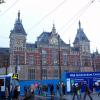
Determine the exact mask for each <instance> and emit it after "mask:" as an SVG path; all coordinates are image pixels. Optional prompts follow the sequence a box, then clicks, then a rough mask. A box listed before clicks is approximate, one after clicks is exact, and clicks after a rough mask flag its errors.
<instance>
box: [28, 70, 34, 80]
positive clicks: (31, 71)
mask: <svg viewBox="0 0 100 100" xmlns="http://www.w3.org/2000/svg"><path fill="white" fill-rule="evenodd" d="M28 79H29V80H32V79H35V69H29V70H28Z"/></svg>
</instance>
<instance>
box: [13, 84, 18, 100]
mask: <svg viewBox="0 0 100 100" xmlns="http://www.w3.org/2000/svg"><path fill="white" fill-rule="evenodd" d="M18 95H19V93H18V90H17V86H15V88H14V100H19V98H18Z"/></svg>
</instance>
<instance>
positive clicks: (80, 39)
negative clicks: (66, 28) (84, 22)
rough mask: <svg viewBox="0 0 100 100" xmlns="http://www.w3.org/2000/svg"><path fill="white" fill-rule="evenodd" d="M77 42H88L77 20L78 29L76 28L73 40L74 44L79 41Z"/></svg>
mask: <svg viewBox="0 0 100 100" xmlns="http://www.w3.org/2000/svg"><path fill="white" fill-rule="evenodd" d="M79 42H90V41H89V40H88V38H87V36H86V34H85V33H84V31H83V29H82V28H81V23H80V21H79V29H78V30H77V34H76V37H75V40H74V44H76V43H79Z"/></svg>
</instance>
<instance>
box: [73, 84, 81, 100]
mask: <svg viewBox="0 0 100 100" xmlns="http://www.w3.org/2000/svg"><path fill="white" fill-rule="evenodd" d="M72 93H73V98H72V100H75V96H77V100H80V98H79V95H78V86H77V85H75V84H74V85H72Z"/></svg>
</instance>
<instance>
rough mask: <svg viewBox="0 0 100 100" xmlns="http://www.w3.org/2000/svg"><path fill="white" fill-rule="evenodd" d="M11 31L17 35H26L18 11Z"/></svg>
mask: <svg viewBox="0 0 100 100" xmlns="http://www.w3.org/2000/svg"><path fill="white" fill-rule="evenodd" d="M11 33H14V34H19V35H27V34H26V32H25V30H24V27H23V25H22V21H21V20H20V12H18V19H17V20H16V22H15V24H14V28H13V30H11Z"/></svg>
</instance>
